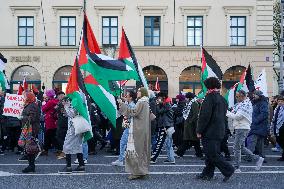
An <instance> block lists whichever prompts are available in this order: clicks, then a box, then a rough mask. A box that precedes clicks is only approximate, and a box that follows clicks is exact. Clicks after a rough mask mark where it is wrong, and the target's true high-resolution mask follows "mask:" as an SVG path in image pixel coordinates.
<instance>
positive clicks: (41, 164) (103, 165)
mask: <svg viewBox="0 0 284 189" xmlns="http://www.w3.org/2000/svg"><path fill="white" fill-rule="evenodd" d="M26 165H27V164H0V166H26ZM64 165H66V164H63V163H61V164H46V163H39V164H36V166H64ZM72 165H76V164H72ZM88 166H102V167H122V168H123V167H124V166H113V165H111V164H99V163H97V164H96V163H93V164H92V163H90V164H86V167H88ZM150 166H151V167H204V166H205V165H202V164H194V165H190V164H189V165H188V164H186V165H181V164H177V165H174V164H172V165H170V164H158V165H155V164H154V165H150ZM241 167H247V168H249V167H255V166H254V165H243V166H241ZM262 168H284V165H275V166H274V165H264V166H262Z"/></svg>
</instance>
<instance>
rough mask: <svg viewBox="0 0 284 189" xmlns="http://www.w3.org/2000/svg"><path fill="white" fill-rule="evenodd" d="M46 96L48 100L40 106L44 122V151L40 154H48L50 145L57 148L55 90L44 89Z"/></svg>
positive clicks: (56, 102)
mask: <svg viewBox="0 0 284 189" xmlns="http://www.w3.org/2000/svg"><path fill="white" fill-rule="evenodd" d="M45 94H46V96H47V98H48V101H47V102H46V104H44V105H43V106H42V112H43V113H44V123H45V133H44V146H43V149H44V151H43V152H42V153H41V155H48V149H49V148H50V147H51V145H52V146H53V147H56V148H57V142H56V141H57V140H56V128H57V126H56V122H57V114H56V113H57V112H56V108H55V107H56V106H57V104H58V102H59V100H58V99H56V98H55V91H54V90H53V89H51V90H47V91H46V93H45Z"/></svg>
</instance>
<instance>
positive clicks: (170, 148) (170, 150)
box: [165, 135, 175, 161]
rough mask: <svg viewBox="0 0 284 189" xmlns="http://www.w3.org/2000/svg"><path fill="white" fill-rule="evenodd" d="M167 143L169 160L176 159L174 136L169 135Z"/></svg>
mask: <svg viewBox="0 0 284 189" xmlns="http://www.w3.org/2000/svg"><path fill="white" fill-rule="evenodd" d="M165 145H166V151H167V156H168V160H169V161H175V156H174V149H173V137H172V136H169V135H167V137H166V140H165Z"/></svg>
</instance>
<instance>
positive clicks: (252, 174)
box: [0, 143, 284, 189]
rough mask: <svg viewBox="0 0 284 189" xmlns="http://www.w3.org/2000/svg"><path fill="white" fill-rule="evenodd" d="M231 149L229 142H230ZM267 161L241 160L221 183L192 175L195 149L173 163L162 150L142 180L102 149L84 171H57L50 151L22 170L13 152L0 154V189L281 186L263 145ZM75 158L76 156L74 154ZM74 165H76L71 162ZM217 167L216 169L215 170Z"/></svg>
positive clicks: (277, 167) (278, 166) (197, 166)
mask: <svg viewBox="0 0 284 189" xmlns="http://www.w3.org/2000/svg"><path fill="white" fill-rule="evenodd" d="M229 146H230V149H232V148H231V147H232V143H229ZM265 152H266V156H267V158H266V160H267V163H265V164H264V166H263V167H262V169H261V170H260V171H255V170H254V168H255V167H254V163H249V162H242V167H241V170H242V173H236V174H234V175H233V176H232V178H231V180H230V181H229V182H228V183H223V182H222V178H223V176H222V175H221V174H220V173H219V172H217V173H216V175H215V177H214V179H213V180H212V181H210V182H208V181H200V180H196V179H195V175H196V174H197V173H200V172H201V171H202V168H203V166H204V162H203V161H202V160H199V159H198V158H196V157H194V155H193V154H194V151H193V149H191V150H190V151H187V153H186V155H185V157H183V158H179V159H178V158H177V159H176V165H167V164H163V160H165V158H166V155H165V152H163V154H162V155H161V157H160V158H159V159H158V163H157V164H155V165H151V167H150V175H149V177H148V178H147V179H144V180H135V181H129V180H128V179H127V176H128V174H127V173H125V171H124V167H114V166H111V165H110V163H111V162H112V161H114V160H116V158H117V157H116V156H113V155H110V154H108V153H106V152H104V151H99V154H98V155H95V156H89V160H88V164H87V166H86V173H83V174H72V175H59V174H58V173H57V172H58V170H60V169H62V168H63V167H64V166H65V160H57V159H56V158H55V155H54V154H53V153H50V154H49V156H47V157H46V156H44V157H40V158H39V159H38V160H37V162H36V173H34V174H22V173H21V170H22V169H23V168H25V166H26V165H27V163H26V162H19V161H18V160H17V159H18V158H19V157H20V156H19V155H15V154H14V153H12V152H9V153H7V154H5V155H4V156H0V189H6V188H9V189H10V188H13V189H33V188H37V189H38V188H40V189H41V188H47V189H53V188H68V189H73V188H74V189H75V188H76V189H79V188H80V189H81V188H82V189H83V188H84V189H85V188H94V189H99V188H116V189H119V188H131V189H132V188H149V189H158V188H162V189H176V188H186V189H188V188H194V189H199V188H200V189H201V188H202V189H203V188H214V189H215V188H234V189H235V188H240V189H250V188H253V189H256V188H273V189H278V188H279V189H280V188H281V189H282V188H283V189H284V162H278V161H276V160H277V159H278V158H279V157H280V153H279V152H271V151H270V147H269V148H266V149H265ZM73 159H75V156H74V157H73ZM73 167H75V165H73ZM217 171H218V170H217Z"/></svg>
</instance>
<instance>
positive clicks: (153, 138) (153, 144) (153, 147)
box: [151, 134, 157, 151]
mask: <svg viewBox="0 0 284 189" xmlns="http://www.w3.org/2000/svg"><path fill="white" fill-rule="evenodd" d="M156 141H157V135H156V134H155V135H152V136H151V150H152V151H154V149H155V148H156Z"/></svg>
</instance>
